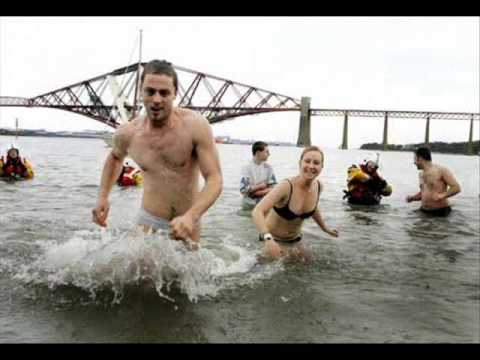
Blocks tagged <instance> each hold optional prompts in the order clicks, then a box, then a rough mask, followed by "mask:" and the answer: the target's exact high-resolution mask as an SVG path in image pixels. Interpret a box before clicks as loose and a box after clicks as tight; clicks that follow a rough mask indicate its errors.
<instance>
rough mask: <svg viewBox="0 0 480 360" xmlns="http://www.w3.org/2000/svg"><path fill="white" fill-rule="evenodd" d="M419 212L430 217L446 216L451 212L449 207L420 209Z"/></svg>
mask: <svg viewBox="0 0 480 360" xmlns="http://www.w3.org/2000/svg"><path fill="white" fill-rule="evenodd" d="M420 211H421V212H423V213H424V214H429V215H432V216H441V217H444V216H448V214H450V213H451V212H452V208H451V207H450V206H447V207H444V208H440V209H424V208H420Z"/></svg>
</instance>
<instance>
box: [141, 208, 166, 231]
mask: <svg viewBox="0 0 480 360" xmlns="http://www.w3.org/2000/svg"><path fill="white" fill-rule="evenodd" d="M137 225H146V226H149V227H151V228H152V230H153V231H158V230H163V231H168V230H169V229H170V221H168V220H166V219H162V218H160V217H158V216H155V215H152V214H150V213H149V212H147V211H146V210H145V209H144V208H140V211H139V212H138V215H137Z"/></svg>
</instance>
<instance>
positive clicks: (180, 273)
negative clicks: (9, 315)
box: [15, 229, 272, 302]
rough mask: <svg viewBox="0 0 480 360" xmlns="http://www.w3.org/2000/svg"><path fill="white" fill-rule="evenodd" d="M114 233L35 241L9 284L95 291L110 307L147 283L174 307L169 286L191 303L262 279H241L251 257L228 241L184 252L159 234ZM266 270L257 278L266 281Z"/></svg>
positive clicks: (253, 262)
mask: <svg viewBox="0 0 480 360" xmlns="http://www.w3.org/2000/svg"><path fill="white" fill-rule="evenodd" d="M117 230H118V229H117ZM117 230H115V229H113V230H105V229H102V230H95V231H88V230H83V231H77V232H76V233H75V235H74V236H73V237H72V238H70V239H69V240H67V241H66V242H64V243H61V244H58V243H55V242H52V241H49V242H45V241H37V243H38V245H40V246H41V247H42V248H43V250H44V252H43V254H42V255H41V256H40V257H39V258H38V259H37V260H36V261H34V262H33V263H31V264H27V265H25V266H23V267H22V268H20V270H19V271H18V272H17V274H16V275H15V278H16V279H20V280H22V281H24V282H27V283H34V284H44V285H45V284H46V285H47V286H49V287H50V288H55V287H58V286H61V285H74V286H76V287H80V288H82V289H84V290H86V291H89V292H90V294H91V296H92V297H93V298H95V295H96V292H97V291H98V290H99V289H104V288H110V289H112V290H113V292H114V295H115V296H114V300H113V301H114V302H119V301H121V299H122V297H123V290H124V287H125V286H127V285H131V284H138V283H139V282H142V281H144V280H151V281H152V282H153V284H154V286H155V289H156V291H157V292H158V294H159V295H160V296H162V297H164V298H166V299H169V300H171V301H174V299H173V298H171V297H170V296H169V295H168V292H169V291H170V290H171V286H172V285H174V284H175V286H176V287H177V288H178V289H180V291H181V292H183V293H184V294H186V295H187V296H188V299H189V300H190V301H193V302H196V301H198V299H199V298H201V297H204V296H207V297H215V296H217V294H218V292H219V291H220V290H222V289H224V288H231V287H232V286H235V284H239V283H241V284H244V283H245V282H249V281H252V282H253V281H256V280H258V279H259V278H262V274H259V273H258V272H257V273H255V272H253V273H252V274H248V276H245V274H247V273H249V272H250V271H251V270H252V268H253V267H254V266H255V265H256V263H257V260H256V259H257V253H256V252H255V251H253V250H249V249H246V248H242V247H241V246H239V245H233V244H231V243H229V239H228V238H227V239H224V241H223V243H222V245H221V246H220V249H218V248H217V249H216V250H217V251H215V249H209V248H208V244H206V245H205V246H202V247H201V248H200V249H199V250H198V251H188V250H187V249H186V248H185V246H184V244H183V243H181V242H179V241H172V240H170V239H167V237H166V236H165V235H163V234H161V233H156V234H143V233H142V232H132V231H130V232H125V231H124V232H122V231H117ZM269 270H270V272H269V271H267V272H265V274H263V275H266V274H268V275H267V276H269V275H270V274H271V273H272V272H271V270H272V269H269ZM238 275H242V276H238ZM249 279H250V280H249Z"/></svg>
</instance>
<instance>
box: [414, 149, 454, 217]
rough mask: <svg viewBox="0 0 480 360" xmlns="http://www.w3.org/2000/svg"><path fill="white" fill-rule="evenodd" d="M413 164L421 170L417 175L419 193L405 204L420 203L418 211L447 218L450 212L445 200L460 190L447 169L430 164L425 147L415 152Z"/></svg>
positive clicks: (430, 158) (430, 157)
mask: <svg viewBox="0 0 480 360" xmlns="http://www.w3.org/2000/svg"><path fill="white" fill-rule="evenodd" d="M414 164H415V165H416V166H417V169H419V170H422V171H421V172H420V174H419V181H420V191H419V192H418V193H416V194H415V195H409V196H407V198H406V200H407V202H412V201H422V206H421V207H420V210H421V211H422V212H424V213H427V214H431V215H434V216H447V215H448V214H450V212H451V211H452V208H451V207H450V204H449V203H448V200H447V198H449V197H451V196H454V195H456V194H458V193H459V192H460V191H461V189H460V185H459V184H458V182H457V180H456V179H455V177H454V176H453V174H452V173H451V172H450V170H448V169H447V168H445V167H443V166H440V165H436V164H433V163H432V155H431V153H430V149H429V148H427V147H420V148H418V149H417V150H416V151H415V158H414Z"/></svg>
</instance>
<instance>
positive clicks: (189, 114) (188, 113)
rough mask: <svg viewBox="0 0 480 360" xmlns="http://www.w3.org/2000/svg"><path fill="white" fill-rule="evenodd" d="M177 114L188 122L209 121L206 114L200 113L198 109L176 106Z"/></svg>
mask: <svg viewBox="0 0 480 360" xmlns="http://www.w3.org/2000/svg"><path fill="white" fill-rule="evenodd" d="M175 112H176V115H177V116H178V117H179V118H181V119H183V120H184V121H186V122H187V123H196V124H199V123H202V122H203V123H204V122H207V123H208V120H207V118H206V117H205V116H203V115H202V114H200V113H199V112H198V111H194V110H190V109H185V108H182V107H176V108H175Z"/></svg>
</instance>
